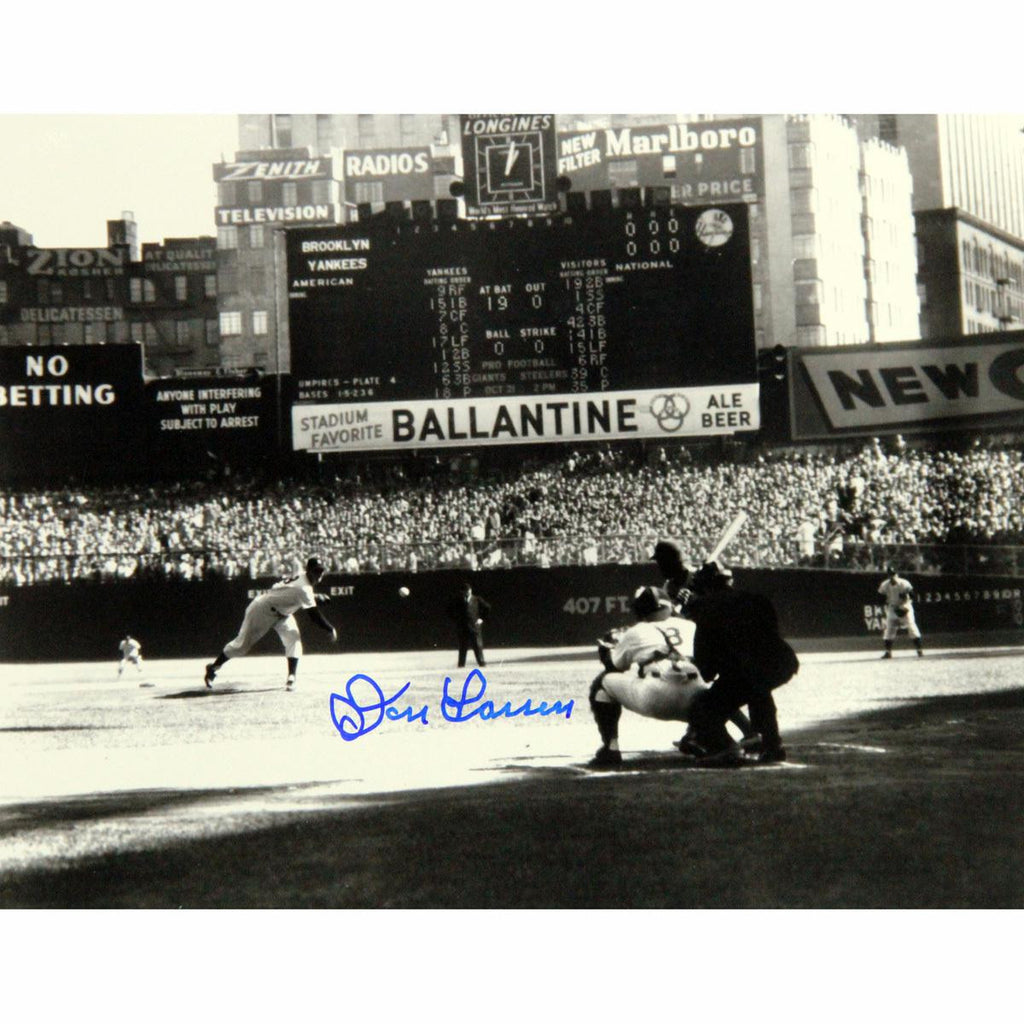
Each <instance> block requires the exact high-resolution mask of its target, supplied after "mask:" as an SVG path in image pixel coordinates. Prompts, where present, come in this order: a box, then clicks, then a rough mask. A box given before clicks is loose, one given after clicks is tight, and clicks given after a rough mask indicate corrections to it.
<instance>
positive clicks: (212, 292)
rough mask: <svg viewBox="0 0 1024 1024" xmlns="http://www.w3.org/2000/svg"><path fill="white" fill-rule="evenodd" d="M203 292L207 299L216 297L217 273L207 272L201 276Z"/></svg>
mask: <svg viewBox="0 0 1024 1024" xmlns="http://www.w3.org/2000/svg"><path fill="white" fill-rule="evenodd" d="M203 294H204V295H205V296H206V298H208V299H213V298H216V296H217V275H216V274H207V275H206V276H205V277H204V278H203Z"/></svg>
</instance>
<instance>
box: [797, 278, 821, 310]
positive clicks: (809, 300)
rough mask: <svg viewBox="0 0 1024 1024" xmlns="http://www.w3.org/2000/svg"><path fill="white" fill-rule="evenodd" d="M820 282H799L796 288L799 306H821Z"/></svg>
mask: <svg viewBox="0 0 1024 1024" xmlns="http://www.w3.org/2000/svg"><path fill="white" fill-rule="evenodd" d="M821 292H822V288H821V282H820V281H798V282H797V283H796V286H795V294H796V301H797V305H800V306H817V305H820V304H821V298H822V296H821Z"/></svg>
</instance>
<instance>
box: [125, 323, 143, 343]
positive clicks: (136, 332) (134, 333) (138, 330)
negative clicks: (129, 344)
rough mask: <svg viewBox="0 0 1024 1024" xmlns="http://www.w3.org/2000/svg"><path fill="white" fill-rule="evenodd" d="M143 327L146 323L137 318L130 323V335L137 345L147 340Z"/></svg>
mask: <svg viewBox="0 0 1024 1024" xmlns="http://www.w3.org/2000/svg"><path fill="white" fill-rule="evenodd" d="M143 327H144V325H143V324H141V323H139V322H138V321H136V320H133V321H132V322H131V323H130V324H129V325H128V335H129V337H130V338H131V340H132V341H133V342H135V344H136V345H140V344H142V342H143V341H144V340H145V336H146V332H145V330H144V329H143Z"/></svg>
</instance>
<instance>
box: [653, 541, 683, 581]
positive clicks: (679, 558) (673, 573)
mask: <svg viewBox="0 0 1024 1024" xmlns="http://www.w3.org/2000/svg"><path fill="white" fill-rule="evenodd" d="M651 557H652V558H653V559H654V561H655V562H657V564H658V568H659V569H660V570H661V572H662V574H663V575H664V577H665V579H667V580H672V581H673V582H674V583H677V584H679V585H680V586H682V585H683V584H684V583H685V582H686V580H687V578H688V577H689V575H690V570H689V569H687V568H686V566H685V565H683V554H682V552H681V551H680V550H679V545H678V544H676V543H675V542H673V541H670V540H659V541H658V543H657V544H655V545H654V554H653V555H652V556H651Z"/></svg>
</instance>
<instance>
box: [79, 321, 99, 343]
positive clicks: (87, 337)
mask: <svg viewBox="0 0 1024 1024" xmlns="http://www.w3.org/2000/svg"><path fill="white" fill-rule="evenodd" d="M96 326H97V325H96V324H95V323H87V324H85V330H84V331H83V332H82V340H83V341H84V342H85V344H86V345H95V344H96Z"/></svg>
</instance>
